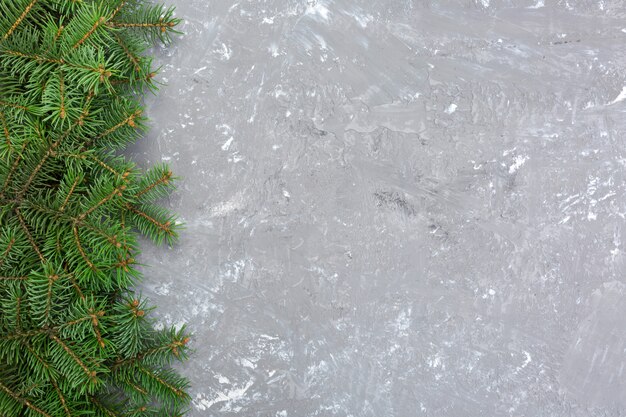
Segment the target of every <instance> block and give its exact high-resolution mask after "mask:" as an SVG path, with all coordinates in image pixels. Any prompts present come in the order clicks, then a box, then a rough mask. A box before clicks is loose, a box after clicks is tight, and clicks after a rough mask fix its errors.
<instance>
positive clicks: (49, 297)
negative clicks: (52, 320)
mask: <svg viewBox="0 0 626 417" xmlns="http://www.w3.org/2000/svg"><path fill="white" fill-rule="evenodd" d="M58 279H59V276H58V275H56V274H53V275H49V276H48V294H47V297H46V310H45V313H44V319H45V321H46V322H47V321H48V318H49V317H50V309H51V308H52V286H53V285H54V283H55V282H56V280H58Z"/></svg>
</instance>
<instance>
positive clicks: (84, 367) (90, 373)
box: [50, 334, 97, 382]
mask: <svg viewBox="0 0 626 417" xmlns="http://www.w3.org/2000/svg"><path fill="white" fill-rule="evenodd" d="M50 338H51V339H52V340H54V341H55V342H56V343H57V344H58V345H59V346H61V347H62V348H63V350H64V351H65V352H66V353H67V354H68V355H69V356H70V357H71V358H72V360H74V362H76V364H77V365H78V366H80V367H81V369H82V370H83V371H84V372H85V374H86V375H87V377H88V378H89V380H90V381H91V382H95V381H96V375H97V373H96V371H91V370H89V368H87V365H85V363H84V362H83V361H81V360H80V358H79V357H78V356H77V355H76V353H74V351H73V350H72V349H71V348H70V347H69V346H68V345H67V344H65V343H63V341H62V340H61V339H59V338H58V337H57V336H55V335H54V334H50Z"/></svg>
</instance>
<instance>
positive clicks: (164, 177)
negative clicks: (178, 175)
mask: <svg viewBox="0 0 626 417" xmlns="http://www.w3.org/2000/svg"><path fill="white" fill-rule="evenodd" d="M172 175H173V174H172V171H170V170H167V171H166V172H165V173H163V175H161V177H160V178H159V179H158V180H157V181H155V182H153V183H152V184H150V185H148V186H147V187H145V188H144V189H142V190H140V191H139V192H138V193H137V194H135V197H137V198H139V197H141V196H142V195H144V194H146V193H147V192H150V191H151V190H153V189H154V188H156V187H158V186H159V185H161V184H165V185H168V184H169V182H170V181H171V179H172Z"/></svg>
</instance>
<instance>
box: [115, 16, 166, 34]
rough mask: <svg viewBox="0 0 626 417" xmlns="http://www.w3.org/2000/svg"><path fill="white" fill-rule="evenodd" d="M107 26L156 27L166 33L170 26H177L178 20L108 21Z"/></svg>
mask: <svg viewBox="0 0 626 417" xmlns="http://www.w3.org/2000/svg"><path fill="white" fill-rule="evenodd" d="M107 26H109V27H112V28H141V29H146V28H156V29H159V30H160V31H161V32H162V33H164V32H165V31H166V30H167V29H168V28H169V29H171V28H173V27H174V26H176V22H165V21H163V20H162V19H161V21H160V22H157V23H133V22H108V23H107Z"/></svg>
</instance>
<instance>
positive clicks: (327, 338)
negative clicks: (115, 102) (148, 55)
mask: <svg viewBox="0 0 626 417" xmlns="http://www.w3.org/2000/svg"><path fill="white" fill-rule="evenodd" d="M168 2H169V4H173V5H175V6H176V7H177V15H178V16H179V17H181V18H183V19H184V20H185V23H184V25H183V26H182V30H183V31H184V32H185V35H184V36H182V37H181V38H179V39H178V40H177V41H176V43H175V44H174V45H173V46H172V47H169V48H166V49H162V50H159V51H158V59H157V61H158V62H159V63H160V64H161V65H162V66H163V71H162V74H161V80H162V81H163V82H165V83H166V84H167V85H166V86H164V87H163V88H162V90H161V92H160V94H159V96H158V98H150V99H149V109H148V111H149V115H150V117H151V118H152V120H153V121H152V128H151V131H150V132H149V134H148V135H147V138H146V139H144V140H143V141H142V142H141V143H140V144H138V145H137V146H136V147H134V148H132V149H131V150H130V153H131V154H132V155H134V156H135V157H136V158H138V159H139V160H141V161H142V164H149V163H154V162H159V161H168V162H169V163H170V164H171V165H172V167H173V169H174V171H175V172H176V173H177V174H178V175H180V176H181V177H182V179H181V181H180V183H179V185H180V188H179V190H178V192H177V193H176V194H174V195H173V196H172V198H171V199H170V200H169V201H168V202H166V204H168V205H169V206H170V207H171V208H172V209H173V210H175V211H177V212H179V213H180V214H181V216H182V218H183V219H184V221H185V222H186V224H187V229H186V231H185V232H184V233H183V235H182V239H181V242H180V244H179V245H177V246H176V247H174V248H172V249H157V248H153V247H151V246H149V245H145V246H144V248H145V252H144V256H143V258H142V261H143V262H145V263H146V264H148V265H149V267H147V268H146V269H145V271H146V278H145V282H144V284H143V287H142V288H143V291H144V293H145V294H146V295H148V296H149V297H150V298H151V299H152V300H153V301H154V302H155V303H156V304H157V305H158V306H159V309H158V313H157V315H158V317H159V321H160V323H161V324H168V325H171V324H173V325H182V324H184V323H186V324H187V325H188V326H189V327H190V328H191V329H192V330H193V331H194V333H195V337H194V339H193V348H194V349H195V353H194V355H193V356H192V358H191V360H190V361H189V362H187V363H186V364H184V365H183V366H182V368H181V369H182V371H183V372H184V373H185V374H186V375H187V376H188V377H189V378H190V379H191V381H192V383H193V388H192V395H193V406H192V410H191V412H190V414H189V415H190V416H192V417H199V416H220V417H222V416H234V415H237V416H260V417H270V416H271V417H308V416H346V417H348V416H352V417H357V416H358V417H361V416H362V417H366V416H367V417H369V416H371V417H384V416H397V417H404V416H433V417H438V416H444V417H448V416H529V417H540V416H546V417H548V416H550V417H552V416H559V417H560V416H568V417H569V416H574V417H588V416H612V417H615V416H625V415H626V370H625V369H624V368H625V366H626V302H625V301H626V279H625V264H624V261H625V253H624V251H625V246H624V241H625V236H624V233H625V226H624V225H625V223H624V222H625V216H626V195H625V182H624V180H625V168H626V142H625V141H626V3H625V2H624V0H605V1H600V0H597V1H596V0H579V1H577V0H559V1H554V0H545V1H541V0H527V1H526V0H516V1H513V0H509V1H505V0H455V1H452V0H450V1H427V0H308V1H307V0H233V1H226V0H168Z"/></svg>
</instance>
